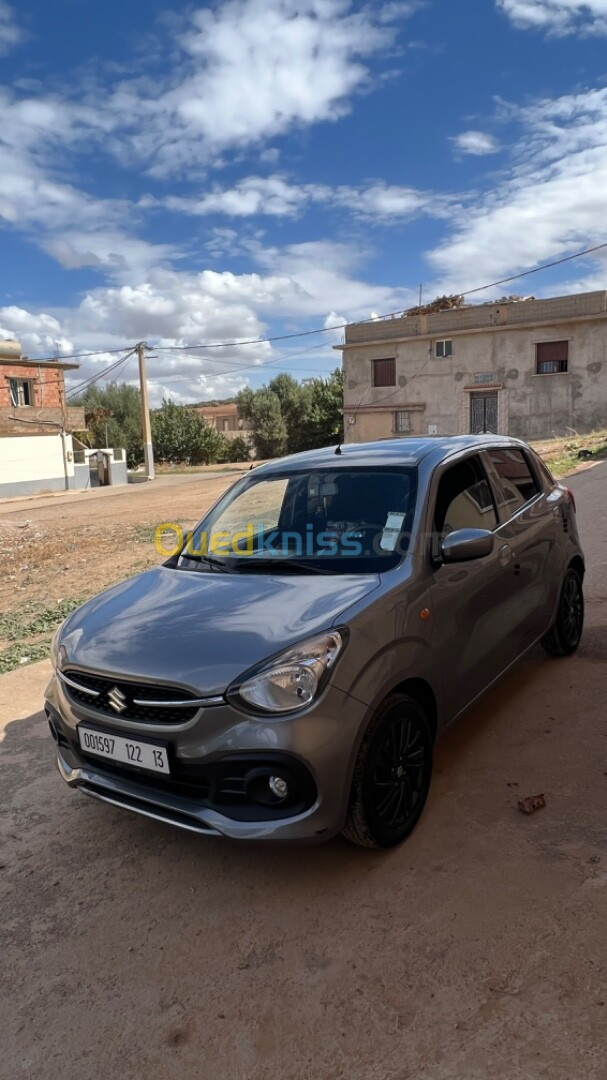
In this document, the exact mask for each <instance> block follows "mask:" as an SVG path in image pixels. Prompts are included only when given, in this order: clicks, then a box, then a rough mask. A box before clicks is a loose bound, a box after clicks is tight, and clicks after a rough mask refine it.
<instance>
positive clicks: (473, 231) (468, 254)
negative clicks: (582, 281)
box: [430, 89, 607, 291]
mask: <svg viewBox="0 0 607 1080" xmlns="http://www.w3.org/2000/svg"><path fill="white" fill-rule="evenodd" d="M519 120H520V122H521V123H522V124H523V127H524V135H523V138H522V139H521V141H520V142H519V143H518V145H517V146H516V147H515V151H514V153H515V168H514V171H513V173H512V174H511V177H510V178H509V179H507V180H505V181H504V182H503V183H502V184H501V185H499V186H498V187H497V188H496V189H495V190H494V191H491V192H490V193H488V194H487V195H486V196H485V197H484V199H481V201H480V202H479V203H478V205H477V206H476V207H475V208H473V209H471V208H468V209H467V211H466V213H465V214H464V213H460V214H459V217H458V219H456V227H455V229H454V231H453V233H452V234H451V236H450V237H448V238H446V239H445V240H444V241H443V242H442V243H441V245H440V252H436V253H432V254H431V255H430V261H431V262H432V264H433V265H434V266H435V267H436V269H437V271H439V272H440V273H441V274H444V275H445V276H444V279H443V282H442V286H443V287H444V288H445V289H447V288H449V289H451V290H453V291H461V290H462V289H463V288H465V287H476V286H477V285H479V284H483V281H484V280H491V279H492V278H494V277H496V278H497V277H502V276H505V275H506V274H507V273H509V272H514V271H516V270H518V269H521V268H527V267H532V266H535V265H537V264H538V263H542V262H547V261H549V260H551V259H553V258H558V257H559V256H561V255H565V254H569V253H571V252H574V251H576V250H578V249H582V248H584V247H590V246H592V245H593V244H598V243H600V242H602V241H603V240H607V89H603V90H591V91H588V92H586V93H580V94H572V95H565V96H564V97H561V98H558V99H556V100H554V101H552V100H545V101H540V102H538V103H537V104H535V105H533V106H531V107H528V108H526V109H522V110H520V112H519Z"/></svg>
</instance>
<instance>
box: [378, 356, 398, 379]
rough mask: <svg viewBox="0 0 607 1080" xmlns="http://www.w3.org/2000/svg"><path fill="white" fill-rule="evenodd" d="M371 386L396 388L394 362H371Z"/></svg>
mask: <svg viewBox="0 0 607 1080" xmlns="http://www.w3.org/2000/svg"><path fill="white" fill-rule="evenodd" d="M372 364H373V385H374V386H396V360H395V358H394V357H392V359H391V360H373V361H372Z"/></svg>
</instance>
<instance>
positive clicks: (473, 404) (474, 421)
mask: <svg viewBox="0 0 607 1080" xmlns="http://www.w3.org/2000/svg"><path fill="white" fill-rule="evenodd" d="M470 431H471V432H472V434H473V435H482V434H484V432H486V431H489V432H491V433H492V434H494V435H496V434H497V392H495V393H492V394H471V395H470Z"/></svg>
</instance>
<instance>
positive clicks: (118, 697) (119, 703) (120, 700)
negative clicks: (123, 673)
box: [107, 686, 126, 713]
mask: <svg viewBox="0 0 607 1080" xmlns="http://www.w3.org/2000/svg"><path fill="white" fill-rule="evenodd" d="M107 699H108V701H109V703H110V705H111V706H112V709H113V710H114V712H117V713H121V712H124V710H125V709H126V697H125V696H124V694H123V693H122V690H119V689H118V687H117V686H114V687H113V689H112V690H110V692H109V694H108V696H107Z"/></svg>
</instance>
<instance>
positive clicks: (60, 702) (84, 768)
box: [46, 676, 368, 842]
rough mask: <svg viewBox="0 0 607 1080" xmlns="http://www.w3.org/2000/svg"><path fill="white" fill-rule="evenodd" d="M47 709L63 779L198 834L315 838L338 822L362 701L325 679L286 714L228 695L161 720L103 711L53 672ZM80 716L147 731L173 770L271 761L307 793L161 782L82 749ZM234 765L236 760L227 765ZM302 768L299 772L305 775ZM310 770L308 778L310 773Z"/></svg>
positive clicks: (126, 731)
mask: <svg viewBox="0 0 607 1080" xmlns="http://www.w3.org/2000/svg"><path fill="white" fill-rule="evenodd" d="M46 711H47V715H48V716H49V720H50V721H51V728H52V729H53V728H54V737H55V741H56V743H57V765H58V768H59V772H60V774H61V776H62V777H63V779H64V780H65V782H66V783H67V784H69V786H70V787H75V788H76V787H77V788H80V790H81V791H82V792H83V793H84V794H86V795H89V796H91V797H93V798H95V799H100V800H102V801H104V802H108V803H111V804H112V805H116V806H120V807H122V808H123V809H125V810H131V811H133V812H135V813H138V814H142V815H143V816H146V817H150V818H153V819H155V820H158V821H162V822H166V823H168V824H171V825H175V826H177V827H178V828H182V829H186V830H188V831H190V832H197V833H201V834H203V835H210V836H224V837H229V838H231V839H242V840H276V841H308V842H312V841H317V842H319V841H322V840H327V839H329V838H330V837H332V836H334V835H335V834H336V833H338V832H339V831H340V830H341V829H342V827H343V824H344V821H345V817H346V813H347V806H348V798H349V792H350V785H351V778H352V771H353V767H354V761H355V756H356V752H357V749H358V744H359V741H360V738H361V737H362V732H363V730H364V727H365V726H366V723H367V722H368V716H367V712H368V710H367V707H366V706H365V705H363V704H362V703H361V702H359V701H357V700H356V699H355V698H352V697H350V696H349V695H348V694H346V693H344V692H343V691H341V690H338V689H337V688H336V687H332V686H329V687H327V689H326V690H325V692H324V693H323V695H322V697H321V698H320V700H319V701H318V702H317V703H315V704H314V705H313V706H312V707H311V708H310V709H308V710H306V712H305V713H300V714H298V715H295V716H291V717H288V716H287V717H274V718H266V717H248V716H246V715H244V714H242V713H240V712H238V711H237V710H235V709H233V708H232V707H231V706H230V705H222V706H214V707H211V708H205V709H201V710H200V711H199V712H198V714H197V715H196V717H195V718H194V719H193V720H192V721H189V722H188V723H186V724H183V725H178V726H177V725H171V726H166V727H164V726H163V727H160V726H159V725H153V726H151V725H145V724H136V723H133V722H129V721H125V720H121V719H119V718H118V717H117V718H116V719H114V718H111V719H110V718H108V717H107V716H103V717H101V716H100V715H99V714H97V713H96V712H95V710H94V709H91V708H87V707H84V706H82V705H81V704H79V703H75V702H74V701H72V700H70V698H69V697H68V696H67V693H66V690H65V687H64V686H63V685H62V684H61V683H60V681H59V680H58V679H57V678H56V676H54V677H53V679H52V680H51V683H50V685H49V687H48V688H47V692H46ZM81 722H86V723H87V724H89V725H90V724H93V725H94V726H97V727H99V728H102V729H104V730H106V731H114V732H115V733H116V734H120V735H126V736H131V737H132V738H135V739H136V738H138V737H140V738H141V737H147V738H155V739H158V740H159V741H161V742H163V743H165V744H168V745H169V746H170V748H171V756H172V760H173V762H174V764H175V770H176V771H177V772H179V773H184V774H186V775H190V774H194V775H197V773H198V771H199V770H202V772H204V771H205V770H206V771H207V772H210V773H211V774H213V772H214V773H215V774H216V773H217V772H218V771H219V772H221V769H222V768H224V767H225V763H227V762H232V761H240V762H243V761H244V762H248V763H249V765H250V766H251V767H254V766H255V764H256V763H257V762H259V763H262V762H263V763H267V762H268V761H270V762H272V761H275V762H278V763H279V771H280V765H281V764H282V766H284V767H285V768H286V769H287V771H290V773H291V774H292V775H294V777H295V778H296V779H297V778H299V779H298V783H300V785H301V787H302V790H303V787H305V786H306V784H307V787H306V790H307V798H305V799H303V801H302V802H301V806H302V807H304V808H303V809H301V810H300V811H299V810H298V806H297V805H296V806H294V807H291V808H290V810H289V813H288V814H287V812H286V811H281V810H280V807H278V806H275V807H272V808H271V809H268V808H267V807H265V808H264V807H259V808H258V810H257V811H256V809H255V807H254V806H253V807H251V806H249V807H247V808H245V812H244V813H243V812H242V811H239V810H237V809H236V810H235V809H234V808H233V807H223V806H217V805H211V802H212V800H210V799H209V797H208V793H206V792H204V791H202V792H198V793H197V792H196V790H195V788H192V789H189V788H188V787H187V786H186V785H180V784H179V783H176V782H174V779H173V777H172V778H171V780H170V781H168V782H165V781H164V779H163V778H162V777H158V776H148V775H147V774H145V773H141V772H140V771H138V770H136V769H127V768H121V769H116V768H113V767H112V766H109V767H107V766H106V763H105V762H104V761H103V760H100V759H97V758H95V757H92V756H90V755H87V754H84V753H83V751H82V750H81V749H80V747H79V743H78V735H77V727H78V724H80V723H81ZM232 771H234V770H232ZM306 778H307V779H306ZM308 780H309V783H308Z"/></svg>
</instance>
